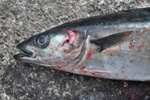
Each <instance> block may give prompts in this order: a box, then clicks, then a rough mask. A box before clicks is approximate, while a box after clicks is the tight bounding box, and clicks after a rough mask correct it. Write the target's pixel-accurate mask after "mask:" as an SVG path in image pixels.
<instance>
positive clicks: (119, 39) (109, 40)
mask: <svg viewBox="0 0 150 100" xmlns="http://www.w3.org/2000/svg"><path fill="white" fill-rule="evenodd" d="M131 34H132V31H128V32H122V33H116V34H113V35H110V36H107V37H103V38H101V39H97V40H90V43H93V44H95V45H97V46H99V47H100V50H99V51H100V52H101V51H103V50H105V49H107V48H110V47H112V46H117V45H119V44H120V43H123V42H124V41H125V40H126V39H127V38H128V37H129V36H130V35H131Z"/></svg>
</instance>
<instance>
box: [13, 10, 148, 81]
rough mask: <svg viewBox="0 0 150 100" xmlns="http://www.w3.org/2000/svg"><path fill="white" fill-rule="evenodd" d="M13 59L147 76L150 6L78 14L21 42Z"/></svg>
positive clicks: (119, 76)
mask: <svg viewBox="0 0 150 100" xmlns="http://www.w3.org/2000/svg"><path fill="white" fill-rule="evenodd" d="M17 48H18V49H20V50H21V51H20V53H19V54H15V55H14V58H15V59H16V60H18V61H20V62H23V63H31V64H35V65H40V66H44V67H48V68H52V69H56V70H59V71H65V72H70V73H75V74H80V75H86V76H92V77H99V78H106V79H115V80H130V81H150V8H138V9H130V10H124V11H120V12H115V13H111V14H104V15H99V16H93V17H89V18H80V19H77V20H73V21H69V22H66V23H64V24H61V25H58V26H55V27H53V28H51V29H49V30H47V31H44V32H41V33H39V34H36V35H34V36H33V37H30V38H29V39H27V40H25V41H23V42H21V43H19V44H18V45H17Z"/></svg>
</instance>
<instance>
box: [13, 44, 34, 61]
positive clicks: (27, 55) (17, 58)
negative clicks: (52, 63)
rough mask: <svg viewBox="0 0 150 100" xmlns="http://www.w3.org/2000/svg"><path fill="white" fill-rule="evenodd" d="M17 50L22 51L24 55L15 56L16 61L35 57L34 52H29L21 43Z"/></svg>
mask: <svg viewBox="0 0 150 100" xmlns="http://www.w3.org/2000/svg"><path fill="white" fill-rule="evenodd" d="M17 48H18V49H20V50H21V51H22V52H23V53H19V54H16V55H14V58H15V59H16V60H20V59H23V58H24V57H33V52H31V51H29V50H27V48H26V45H23V44H22V43H20V44H18V45H17Z"/></svg>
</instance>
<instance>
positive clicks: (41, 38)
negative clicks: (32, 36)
mask: <svg viewBox="0 0 150 100" xmlns="http://www.w3.org/2000/svg"><path fill="white" fill-rule="evenodd" d="M39 43H41V44H44V43H45V37H43V36H41V37H40V38H39Z"/></svg>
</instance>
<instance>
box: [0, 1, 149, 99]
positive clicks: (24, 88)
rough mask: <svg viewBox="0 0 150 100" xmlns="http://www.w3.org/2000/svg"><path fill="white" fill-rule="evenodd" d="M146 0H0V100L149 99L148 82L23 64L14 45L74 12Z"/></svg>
mask: <svg viewBox="0 0 150 100" xmlns="http://www.w3.org/2000/svg"><path fill="white" fill-rule="evenodd" d="M149 2H150V1H149V0H130V1H128V0H0V100H150V83H149V82H131V81H130V82H128V81H116V80H107V79H100V78H94V77H88V76H81V75H75V74H71V73H66V72H60V71H56V70H52V69H49V68H45V67H41V66H37V65H31V64H23V63H20V62H17V61H16V60H14V58H13V55H14V54H16V53H18V50H17V49H16V45H17V44H18V43H19V42H21V41H23V40H25V39H27V38H29V37H31V36H33V35H35V34H38V33H39V32H42V31H45V30H48V29H50V28H51V27H54V26H56V25H58V24H61V23H64V22H67V21H70V20H74V19H77V18H83V17H89V16H96V15H101V14H107V13H112V12H117V11H121V10H126V9H131V8H140V7H149V6H150V3H149Z"/></svg>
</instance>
